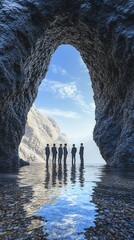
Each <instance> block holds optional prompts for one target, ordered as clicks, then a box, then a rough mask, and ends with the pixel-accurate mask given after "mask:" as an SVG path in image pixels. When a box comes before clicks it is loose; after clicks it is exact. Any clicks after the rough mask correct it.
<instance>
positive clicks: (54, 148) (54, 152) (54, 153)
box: [52, 143, 57, 163]
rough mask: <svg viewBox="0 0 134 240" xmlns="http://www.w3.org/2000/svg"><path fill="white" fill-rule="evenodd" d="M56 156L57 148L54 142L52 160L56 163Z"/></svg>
mask: <svg viewBox="0 0 134 240" xmlns="http://www.w3.org/2000/svg"><path fill="white" fill-rule="evenodd" d="M56 157H57V148H56V146H55V143H54V144H53V147H52V161H53V162H55V163H56Z"/></svg>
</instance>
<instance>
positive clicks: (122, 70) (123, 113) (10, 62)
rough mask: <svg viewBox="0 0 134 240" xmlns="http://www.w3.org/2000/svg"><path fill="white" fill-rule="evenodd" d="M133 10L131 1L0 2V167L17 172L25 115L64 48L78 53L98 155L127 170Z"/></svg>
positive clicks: (132, 134) (131, 133)
mask: <svg viewBox="0 0 134 240" xmlns="http://www.w3.org/2000/svg"><path fill="white" fill-rule="evenodd" d="M133 13H134V4H133V2H132V1H131V0H128V1H124V0H120V1H114V2H113V1H109V0H94V1H92V0H77V1H73V0H38V1H36V0H13V1H12V3H11V2H10V1H8V0H2V1H1V3H0V23H1V24H0V33H1V38H0V168H1V169H5V170H8V169H10V170H12V169H14V168H17V167H19V165H20V160H19V157H18V146H19V143H20V141H21V138H22V136H23V134H24V130H25V123H26V118H27V113H28V111H29V109H30V107H31V105H32V103H33V101H34V99H35V98H36V95H37V91H38V87H39V85H40V83H41V81H42V79H43V77H44V75H45V73H46V71H47V68H48V65H49V62H50V59H51V56H52V54H53V53H54V51H55V50H56V48H57V47H58V46H59V45H60V44H64V43H65V44H72V45H73V46H74V47H76V48H77V49H78V50H79V51H80V53H81V55H82V57H83V60H84V62H85V63H86V65H87V67H88V69H89V71H90V74H91V79H92V86H93V90H94V100H95V104H96V126H95V129H94V140H95V142H96V143H97V145H98V147H99V149H100V152H101V154H102V156H103V158H104V159H105V160H106V162H107V163H108V164H109V165H111V166H126V165H127V166H128V165H129V166H130V165H134V145H133V143H134V97H133V92H134V81H133V76H134V66H133V65H134V61H133V60H134V58H133V49H134V47H133V43H134V28H133Z"/></svg>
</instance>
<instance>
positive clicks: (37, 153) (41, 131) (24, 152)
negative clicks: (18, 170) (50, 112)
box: [19, 106, 68, 162]
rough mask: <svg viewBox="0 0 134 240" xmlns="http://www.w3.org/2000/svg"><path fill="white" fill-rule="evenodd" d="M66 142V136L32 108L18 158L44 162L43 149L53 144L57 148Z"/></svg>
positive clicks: (53, 123) (54, 123)
mask: <svg viewBox="0 0 134 240" xmlns="http://www.w3.org/2000/svg"><path fill="white" fill-rule="evenodd" d="M66 142H68V140H67V136H66V135H65V134H64V133H61V131H60V128H59V127H58V125H57V123H56V122H55V121H54V120H53V119H52V118H49V117H47V116H44V115H42V114H41V113H40V112H39V110H37V109H36V108H35V106H33V107H32V108H31V109H30V111H29V113H28V118H27V124H26V129H25V135H24V136H23V138H22V141H21V144H20V146H19V156H20V158H21V159H24V160H28V161H29V162H43V161H45V158H46V157H45V147H46V144H47V143H49V145H50V147H52V145H53V143H56V146H57V147H59V144H60V143H62V144H64V143H66Z"/></svg>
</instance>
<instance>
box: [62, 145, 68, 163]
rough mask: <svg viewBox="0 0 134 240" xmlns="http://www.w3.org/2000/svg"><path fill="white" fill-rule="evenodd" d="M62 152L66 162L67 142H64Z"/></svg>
mask: <svg viewBox="0 0 134 240" xmlns="http://www.w3.org/2000/svg"><path fill="white" fill-rule="evenodd" d="M63 153H64V164H66V160H67V154H68V150H67V144H66V143H65V144H64V147H63Z"/></svg>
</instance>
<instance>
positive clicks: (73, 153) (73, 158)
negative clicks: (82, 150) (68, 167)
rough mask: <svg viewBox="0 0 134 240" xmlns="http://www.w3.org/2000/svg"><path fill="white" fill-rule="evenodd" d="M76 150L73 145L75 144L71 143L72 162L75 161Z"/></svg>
mask: <svg viewBox="0 0 134 240" xmlns="http://www.w3.org/2000/svg"><path fill="white" fill-rule="evenodd" d="M76 152H77V148H76V147H75V144H73V147H72V150H71V154H72V164H73V163H75V162H76Z"/></svg>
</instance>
